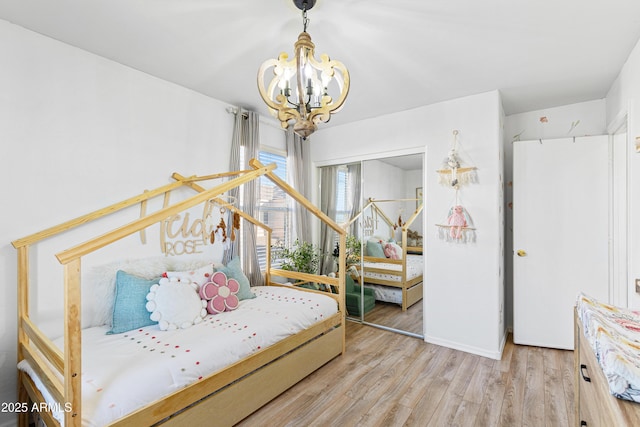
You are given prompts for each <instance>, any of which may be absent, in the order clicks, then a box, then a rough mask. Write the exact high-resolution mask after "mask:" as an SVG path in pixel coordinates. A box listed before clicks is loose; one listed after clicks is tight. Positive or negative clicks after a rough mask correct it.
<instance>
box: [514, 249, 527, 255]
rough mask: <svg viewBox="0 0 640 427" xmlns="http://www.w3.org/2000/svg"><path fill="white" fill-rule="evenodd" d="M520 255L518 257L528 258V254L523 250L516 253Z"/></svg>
mask: <svg viewBox="0 0 640 427" xmlns="http://www.w3.org/2000/svg"><path fill="white" fill-rule="evenodd" d="M516 253H517V254H518V256H527V253H526V252H525V251H523V250H522V249H519V250H518V252H516Z"/></svg>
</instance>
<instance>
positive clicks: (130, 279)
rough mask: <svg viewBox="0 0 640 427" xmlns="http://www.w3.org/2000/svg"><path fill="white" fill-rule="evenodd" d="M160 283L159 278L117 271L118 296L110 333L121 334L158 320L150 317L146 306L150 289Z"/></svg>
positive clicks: (114, 304) (115, 301)
mask: <svg viewBox="0 0 640 427" xmlns="http://www.w3.org/2000/svg"><path fill="white" fill-rule="evenodd" d="M155 283H158V279H153V280H147V279H143V278H142V277H138V276H134V275H132V274H129V273H125V272H124V271H122V270H118V271H117V272H116V296H115V300H114V303H113V321H112V327H111V330H110V331H108V332H107V334H108V335H111V334H120V333H122V332H127V331H130V330H132V329H137V328H142V327H143V326H149V325H153V324H155V323H156V322H155V321H154V320H152V319H150V318H149V313H148V312H147V310H146V308H145V304H146V302H147V300H146V295H147V294H148V293H149V289H151V287H152V286H153V285H154V284H155Z"/></svg>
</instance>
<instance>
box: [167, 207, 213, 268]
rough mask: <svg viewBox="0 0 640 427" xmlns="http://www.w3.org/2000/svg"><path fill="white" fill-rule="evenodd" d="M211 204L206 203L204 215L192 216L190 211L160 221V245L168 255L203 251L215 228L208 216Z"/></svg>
mask: <svg viewBox="0 0 640 427" xmlns="http://www.w3.org/2000/svg"><path fill="white" fill-rule="evenodd" d="M210 215H211V204H210V203H205V205H204V208H203V210H202V216H201V217H199V218H198V217H196V218H192V217H191V215H190V213H189V212H183V213H181V214H176V215H173V216H170V217H169V218H167V219H165V220H164V221H162V222H161V223H160V246H161V250H162V253H163V254H165V255H166V256H177V255H184V254H197V253H202V249H203V248H204V247H205V246H206V245H207V244H210V243H209V236H210V235H211V231H212V229H213V225H212V224H208V223H207V222H208V221H207V218H208V217H210Z"/></svg>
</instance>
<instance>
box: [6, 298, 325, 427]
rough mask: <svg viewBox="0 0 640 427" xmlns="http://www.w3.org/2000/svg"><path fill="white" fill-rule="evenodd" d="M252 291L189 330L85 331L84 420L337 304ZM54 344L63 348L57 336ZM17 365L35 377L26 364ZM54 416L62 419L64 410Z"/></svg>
mask: <svg viewBox="0 0 640 427" xmlns="http://www.w3.org/2000/svg"><path fill="white" fill-rule="evenodd" d="M252 290H253V291H254V293H255V294H256V295H257V298H254V299H249V300H244V301H241V303H240V307H239V308H238V309H237V310H235V311H231V312H225V313H222V314H217V315H210V316H208V317H207V318H206V319H205V320H204V321H203V322H202V323H200V324H198V325H195V326H192V327H190V328H188V329H182V330H177V331H161V330H160V329H159V328H158V327H157V326H147V327H145V328H141V329H138V330H134V331H129V332H125V333H122V334H118V335H105V332H106V331H107V330H108V329H109V328H108V327H106V326H104V327H97V328H90V329H86V330H83V333H82V348H83V353H82V371H83V372H82V416H83V425H85V426H101V425H104V424H107V423H109V422H111V421H114V420H116V419H118V418H120V417H122V416H124V415H126V414H128V413H130V412H132V411H134V410H135V409H137V408H139V407H141V406H144V405H146V404H148V403H151V402H153V401H155V400H158V399H160V398H162V397H163V396H164V395H166V394H168V393H171V392H173V391H176V390H179V389H181V388H183V387H185V386H187V385H189V384H191V383H194V382H195V381H199V380H201V379H202V378H204V377H205V376H207V375H209V374H211V373H212V372H215V371H217V370H219V369H222V368H224V367H225V366H227V365H229V364H231V363H233V362H236V361H238V360H240V359H242V358H243V357H246V356H248V355H251V354H252V353H255V352H257V351H259V350H260V349H262V348H265V347H268V346H270V345H272V344H274V343H275V342H277V341H279V340H281V339H283V338H286V337H288V336H290V335H293V334H295V333H296V332H299V331H301V330H303V329H305V328H307V327H309V326H311V325H312V324H314V323H316V322H318V321H320V320H324V319H325V318H328V317H330V316H331V315H333V314H335V313H336V312H337V304H336V301H335V300H333V299H332V298H330V297H328V296H325V295H320V294H314V293H310V292H301V291H297V290H295V289H292V288H282V287H253V288H252ZM56 344H57V345H58V346H59V347H60V348H62V346H63V341H62V340H58V341H56ZM19 368H20V369H23V370H25V371H27V372H29V373H30V375H31V376H32V377H34V374H33V370H32V369H31V368H30V366H29V365H28V363H26V362H25V361H23V362H21V363H20V364H19ZM39 388H40V389H41V390H42V386H41V384H40V385H39ZM45 391H46V390H45ZM62 409H64V407H63V408H62ZM56 418H57V419H58V420H59V421H62V419H63V414H62V413H61V412H60V413H57V414H56Z"/></svg>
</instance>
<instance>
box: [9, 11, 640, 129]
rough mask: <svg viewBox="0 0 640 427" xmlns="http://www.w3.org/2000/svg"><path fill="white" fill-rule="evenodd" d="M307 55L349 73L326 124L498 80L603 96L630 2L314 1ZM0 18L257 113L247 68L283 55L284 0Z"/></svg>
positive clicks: (530, 100)
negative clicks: (341, 100) (339, 105)
mask: <svg viewBox="0 0 640 427" xmlns="http://www.w3.org/2000/svg"><path fill="white" fill-rule="evenodd" d="M308 17H309V18H310V24H309V28H308V32H309V34H311V37H312V39H313V41H314V43H315V45H316V55H319V54H322V53H328V54H329V55H330V56H331V57H332V58H333V59H338V60H340V61H342V62H343V63H344V64H345V65H346V66H347V67H348V68H349V71H350V74H351V91H350V94H349V97H348V98H347V101H346V104H345V106H344V108H343V110H342V111H341V112H340V113H338V114H336V115H335V116H334V117H333V118H332V120H331V124H334V125H335V124H340V123H347V122H351V121H355V120H359V119H363V118H368V117H375V116H379V115H383V114H388V113H391V112H397V111H403V110H407V109H411V108H414V107H417V106H421V105H427V104H432V103H436V102H440V101H443V100H447V99H454V98H458V97H462V96H466V95H472V94H477V93H482V92H486V91H490V90H494V89H499V90H500V91H501V93H502V96H503V105H504V109H505V112H506V114H513V113H518V112H523V111H531V110H536V109H542V108H548V107H553V106H558V105H566V104H570V103H574V102H582V101H587V100H592V99H600V98H604V97H605V96H606V93H607V90H608V89H609V87H610V86H611V83H612V82H613V81H614V79H615V78H616V76H617V74H618V72H619V71H620V69H621V67H622V65H623V64H624V61H625V59H626V58H627V56H628V55H629V53H630V51H631V49H632V48H633V46H634V45H635V44H636V42H637V40H638V38H639V37H640V1H639V0H607V1H604V0H536V1H532V0H368V1H364V0H318V1H317V4H316V5H315V7H314V8H313V9H311V10H310V11H309V12H308ZM0 18H3V19H5V20H7V21H9V22H12V23H15V24H17V25H20V26H23V27H25V28H28V29H31V30H33V31H36V32H39V33H42V34H45V35H47V36H50V37H52V38H54V39H57V40H60V41H63V42H65V43H68V44H70V45H73V46H77V47H79V48H81V49H85V50H87V51H89V52H93V53H95V54H97V55H100V56H103V57H106V58H109V59H112V60H114V61H117V62H119V63H122V64H125V65H128V66H130V67H132V68H135V69H138V70H141V71H144V72H146V73H148V74H151V75H154V76H157V77H159V78H161V79H165V80H168V81H171V82H175V83H177V84H179V85H182V86H185V87H188V88H191V89H193V90H195V91H198V92H201V93H203V94H206V95H209V96H211V97H214V98H216V99H219V100H222V101H224V102H227V103H230V104H233V105H237V106H242V107H245V108H249V109H253V110H256V111H258V112H260V113H261V114H264V115H267V114H268V113H267V110H266V107H265V106H264V105H263V102H262V100H261V99H260V97H259V95H258V91H257V86H256V73H257V70H258V67H259V66H260V64H261V63H262V62H263V61H264V60H266V59H267V58H272V57H276V56H277V55H278V54H279V53H280V52H282V51H286V52H288V53H289V54H292V53H293V43H294V42H295V40H296V39H297V36H298V34H299V33H300V32H301V31H302V18H301V13H300V11H299V10H298V9H297V8H296V7H295V6H294V5H293V2H292V0H0Z"/></svg>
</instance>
